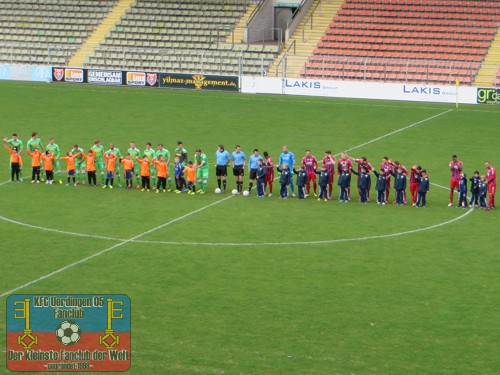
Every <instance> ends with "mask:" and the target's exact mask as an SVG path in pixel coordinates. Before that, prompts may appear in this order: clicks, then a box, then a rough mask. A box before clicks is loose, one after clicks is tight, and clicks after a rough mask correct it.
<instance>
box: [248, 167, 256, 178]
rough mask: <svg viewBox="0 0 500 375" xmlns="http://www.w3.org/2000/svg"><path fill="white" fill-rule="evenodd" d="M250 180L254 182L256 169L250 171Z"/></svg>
mask: <svg viewBox="0 0 500 375" xmlns="http://www.w3.org/2000/svg"><path fill="white" fill-rule="evenodd" d="M249 178H250V180H255V179H256V178H257V169H256V168H252V169H250V177H249Z"/></svg>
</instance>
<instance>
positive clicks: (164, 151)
mask: <svg viewBox="0 0 500 375" xmlns="http://www.w3.org/2000/svg"><path fill="white" fill-rule="evenodd" d="M160 155H163V160H164V161H165V162H166V163H167V171H168V175H167V185H168V191H172V177H170V152H169V151H168V150H167V149H166V148H164V147H163V144H161V143H158V150H157V151H156V158H157V159H159V158H160Z"/></svg>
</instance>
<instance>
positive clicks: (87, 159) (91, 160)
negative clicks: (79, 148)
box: [82, 149, 97, 186]
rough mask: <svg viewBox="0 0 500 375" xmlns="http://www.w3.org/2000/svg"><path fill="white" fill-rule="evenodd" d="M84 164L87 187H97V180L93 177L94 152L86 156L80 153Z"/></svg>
mask: <svg viewBox="0 0 500 375" xmlns="http://www.w3.org/2000/svg"><path fill="white" fill-rule="evenodd" d="M82 156H83V158H84V159H85V163H86V164H87V179H88V182H89V186H97V178H96V176H95V153H94V150H92V149H91V150H90V151H89V152H88V154H87V155H85V153H82Z"/></svg>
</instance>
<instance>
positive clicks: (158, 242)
mask: <svg viewBox="0 0 500 375" xmlns="http://www.w3.org/2000/svg"><path fill="white" fill-rule="evenodd" d="M472 211H474V208H472V209H470V210H468V211H467V212H466V213H464V214H462V215H460V216H457V217H455V218H453V219H451V220H448V221H443V222H442V223H437V224H433V225H430V226H428V227H424V228H417V229H412V230H407V231H404V232H397V233H389V234H380V235H377V236H367V237H354V238H339V239H336V240H318V241H302V242H242V243H228V242H221V243H215V242H168V241H146V240H137V241H134V242H136V243H146V244H158V245H192V246H245V247H252V246H282V245H286V246H295V245H321V244H332V243H340V242H354V241H367V240H376V239H381V238H390V237H399V236H405V235H407V234H415V233H420V232H425V231H428V230H431V229H435V228H440V227H444V226H445V225H448V224H451V223H454V222H456V221H459V220H462V219H463V218H465V217H466V216H468V215H470V214H471V213H472Z"/></svg>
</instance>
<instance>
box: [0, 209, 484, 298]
mask: <svg viewBox="0 0 500 375" xmlns="http://www.w3.org/2000/svg"><path fill="white" fill-rule="evenodd" d="M422 210H424V208H422ZM472 211H474V208H471V209H470V210H467V212H465V213H464V214H462V215H460V216H457V217H455V218H453V219H451V220H447V221H443V222H442V223H437V224H433V225H430V226H428V227H424V228H417V229H412V230H407V231H403V232H397V233H389V234H380V235H377V236H367V237H354V238H339V239H336V240H320V241H302V242H242V243H228V242H220V243H215V242H168V241H145V240H138V241H135V242H137V243H146V244H159V245H193V246H246V247H251V246H283V245H286V246H295V245H321V244H332V243H339V242H354V241H367V240H375V239H381V238H389V237H399V236H405V235H407V234H415V233H420V232H425V231H428V230H431V229H435V228H440V227H444V226H445V225H448V224H451V223H454V222H456V221H458V220H461V219H463V218H465V217H466V216H468V215H470V214H471V213H472ZM0 297H1V296H0Z"/></svg>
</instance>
